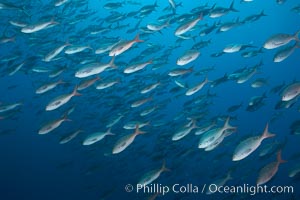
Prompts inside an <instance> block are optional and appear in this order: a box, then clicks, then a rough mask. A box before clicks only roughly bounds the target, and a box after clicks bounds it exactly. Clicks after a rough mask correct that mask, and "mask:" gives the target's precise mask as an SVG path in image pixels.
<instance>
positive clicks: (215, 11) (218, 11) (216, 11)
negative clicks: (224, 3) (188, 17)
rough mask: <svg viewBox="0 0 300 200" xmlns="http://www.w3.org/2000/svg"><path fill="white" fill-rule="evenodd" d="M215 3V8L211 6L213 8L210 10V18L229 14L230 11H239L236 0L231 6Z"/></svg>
mask: <svg viewBox="0 0 300 200" xmlns="http://www.w3.org/2000/svg"><path fill="white" fill-rule="evenodd" d="M215 5H216V4H215ZM215 5H214V6H213V8H211V10H210V12H209V15H208V16H209V17H210V18H218V17H222V16H224V15H226V14H228V13H229V12H230V11H233V12H239V11H238V10H237V9H235V8H234V1H232V3H231V4H230V6H229V8H223V7H215Z"/></svg>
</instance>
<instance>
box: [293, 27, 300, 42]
mask: <svg viewBox="0 0 300 200" xmlns="http://www.w3.org/2000/svg"><path fill="white" fill-rule="evenodd" d="M299 34H300V30H299V31H297V32H296V33H295V35H294V38H295V40H296V41H297V42H300V39H299Z"/></svg>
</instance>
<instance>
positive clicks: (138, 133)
mask: <svg viewBox="0 0 300 200" xmlns="http://www.w3.org/2000/svg"><path fill="white" fill-rule="evenodd" d="M134 133H135V134H136V135H140V134H144V133H146V132H145V131H141V130H140V129H139V124H136V125H135V132H134Z"/></svg>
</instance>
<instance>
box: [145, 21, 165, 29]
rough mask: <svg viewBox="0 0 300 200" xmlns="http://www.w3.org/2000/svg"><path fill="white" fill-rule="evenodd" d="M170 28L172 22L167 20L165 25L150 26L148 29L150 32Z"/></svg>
mask: <svg viewBox="0 0 300 200" xmlns="http://www.w3.org/2000/svg"><path fill="white" fill-rule="evenodd" d="M169 26H170V21H169V20H167V21H166V22H165V23H163V24H148V25H147V28H148V29H149V30H150V31H161V30H162V29H164V28H166V27H169Z"/></svg>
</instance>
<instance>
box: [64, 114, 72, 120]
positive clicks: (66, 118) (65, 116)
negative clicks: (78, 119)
mask: <svg viewBox="0 0 300 200" xmlns="http://www.w3.org/2000/svg"><path fill="white" fill-rule="evenodd" d="M68 117H69V116H68V112H66V113H65V114H64V116H63V121H68V122H71V121H72V120H71V119H69V118H68Z"/></svg>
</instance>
